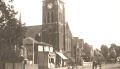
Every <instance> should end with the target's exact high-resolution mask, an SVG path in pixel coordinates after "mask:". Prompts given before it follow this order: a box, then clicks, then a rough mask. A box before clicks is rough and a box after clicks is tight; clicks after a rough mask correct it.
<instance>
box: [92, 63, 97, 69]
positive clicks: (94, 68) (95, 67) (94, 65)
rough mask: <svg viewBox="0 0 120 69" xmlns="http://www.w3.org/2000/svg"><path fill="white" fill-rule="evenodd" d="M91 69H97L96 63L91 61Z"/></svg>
mask: <svg viewBox="0 0 120 69" xmlns="http://www.w3.org/2000/svg"><path fill="white" fill-rule="evenodd" d="M93 69H97V62H96V61H93Z"/></svg>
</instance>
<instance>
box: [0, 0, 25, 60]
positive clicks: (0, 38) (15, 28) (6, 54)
mask: <svg viewBox="0 0 120 69" xmlns="http://www.w3.org/2000/svg"><path fill="white" fill-rule="evenodd" d="M9 3H12V0H10V1H9ZM0 12H1V16H0V59H1V61H4V62H6V61H8V62H11V61H16V60H15V59H16V57H18V55H19V54H18V51H19V48H20V46H21V45H22V41H23V39H24V37H25V27H24V26H23V24H22V23H21V21H20V20H17V19H16V18H15V15H16V14H17V12H15V11H14V8H13V5H9V4H6V3H5V2H4V1H3V0H0Z"/></svg>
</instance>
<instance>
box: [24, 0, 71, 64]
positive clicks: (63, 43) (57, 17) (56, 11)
mask: <svg viewBox="0 0 120 69" xmlns="http://www.w3.org/2000/svg"><path fill="white" fill-rule="evenodd" d="M42 16H43V23H42V25H36V26H28V27H27V31H26V37H32V38H34V39H35V40H36V41H38V42H45V43H47V44H50V45H52V46H53V51H54V52H56V51H57V52H58V53H61V54H63V55H62V56H61V55H60V54H58V53H56V54H57V55H58V56H56V57H57V58H59V57H61V58H62V60H63V61H64V59H66V58H64V57H66V56H67V57H71V42H72V33H71V30H70V28H69V25H68V23H66V22H65V8H64V3H63V2H62V1H61V0H44V1H43V15H42ZM64 55H65V56H64ZM63 56H64V57H63ZM61 58H60V59H61ZM56 60H57V61H59V59H56ZM60 62H61V61H60ZM60 62H58V63H60ZM63 64H64V62H62V63H61V66H64V65H63Z"/></svg>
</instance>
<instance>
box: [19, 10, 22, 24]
mask: <svg viewBox="0 0 120 69" xmlns="http://www.w3.org/2000/svg"><path fill="white" fill-rule="evenodd" d="M19 22H20V23H22V20H21V12H20V15H19Z"/></svg>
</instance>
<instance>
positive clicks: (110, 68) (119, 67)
mask: <svg viewBox="0 0 120 69" xmlns="http://www.w3.org/2000/svg"><path fill="white" fill-rule="evenodd" d="M79 69H92V66H83V67H81V68H79ZM97 69H100V68H99V67H97ZM101 69H120V64H102V68H101Z"/></svg>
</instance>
